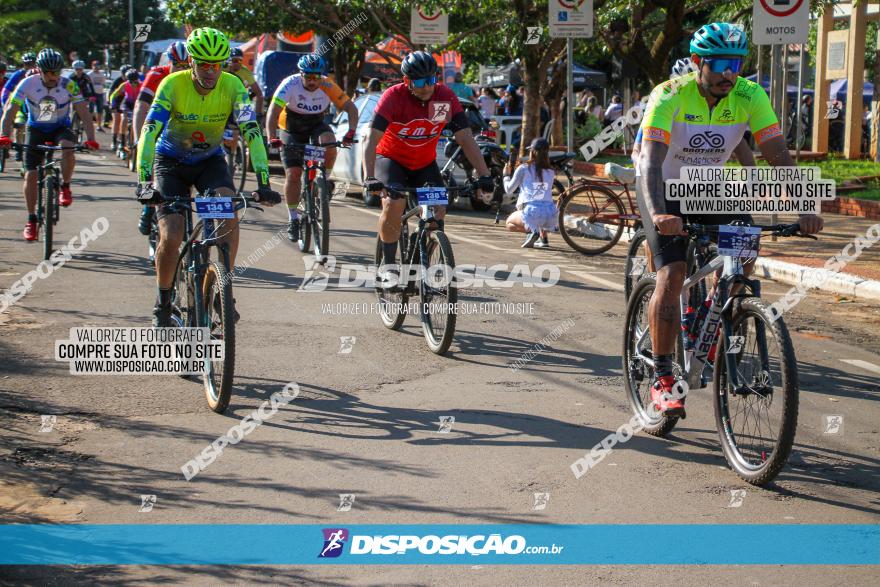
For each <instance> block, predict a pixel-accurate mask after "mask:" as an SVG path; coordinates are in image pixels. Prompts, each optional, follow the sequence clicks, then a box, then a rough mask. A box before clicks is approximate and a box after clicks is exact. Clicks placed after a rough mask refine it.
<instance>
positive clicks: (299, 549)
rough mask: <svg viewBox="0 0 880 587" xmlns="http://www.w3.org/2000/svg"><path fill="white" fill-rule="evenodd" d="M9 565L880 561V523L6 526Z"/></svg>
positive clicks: (0, 559) (0, 552) (2, 533)
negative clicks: (878, 524)
mask: <svg viewBox="0 0 880 587" xmlns="http://www.w3.org/2000/svg"><path fill="white" fill-rule="evenodd" d="M0 564H5V565H60V564H65V565H70V564H76V565H314V564H352V565H361V564H367V565H387V564H407V565H409V564H418V565H424V564H458V565H465V564H481V565H505V564H519V565H548V564H560V565H591V564H602V565H767V564H772V565H779V564H788V565H877V564H880V526H877V525H834V524H804V525H795V524H787V525H767V524H762V525H666V524H651V525H639V524H633V525H579V526H575V525H559V526H556V525H546V524H545V525H527V524H510V525H502V524H493V525H479V524H475V525H458V524H456V525H430V524H421V525H394V524H386V525H345V526H329V525H289V526H286V525H249V524H242V525H238V524H229V525H226V524H222V525H219V524H215V525H191V524H168V525H147V524H131V525H115V524H110V525H89V524H70V525H17V524H16V525H0Z"/></svg>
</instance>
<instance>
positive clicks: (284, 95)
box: [272, 76, 294, 108]
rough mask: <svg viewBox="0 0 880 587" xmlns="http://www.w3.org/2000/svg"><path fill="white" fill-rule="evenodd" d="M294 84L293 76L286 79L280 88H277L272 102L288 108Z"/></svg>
mask: <svg viewBox="0 0 880 587" xmlns="http://www.w3.org/2000/svg"><path fill="white" fill-rule="evenodd" d="M293 86H294V78H293V76H290V77H288V78H287V79H285V80H284V83H283V84H281V85H280V86H278V89H276V90H275V93H274V94H273V95H272V103H273V104H275V105H277V106H280V107H281V108H287V103H288V102H289V101H290V97H291V93H292V89H293Z"/></svg>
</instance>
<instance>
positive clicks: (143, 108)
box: [132, 91, 153, 143]
mask: <svg viewBox="0 0 880 587" xmlns="http://www.w3.org/2000/svg"><path fill="white" fill-rule="evenodd" d="M143 95H144V92H143V91H141V93H140V95H139V96H138V100H137V103H136V104H135V106H134V127H133V128H132V132H133V133H134V142H135V143H137V142H138V140H139V138H140V134H141V127H142V126H144V121H145V120H146V119H147V112H149V110H150V102H152V101H153V97H152V96H150V102H147V101H146V100H144V99H143V98H142V97H141V96H143Z"/></svg>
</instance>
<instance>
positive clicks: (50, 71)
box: [40, 69, 61, 75]
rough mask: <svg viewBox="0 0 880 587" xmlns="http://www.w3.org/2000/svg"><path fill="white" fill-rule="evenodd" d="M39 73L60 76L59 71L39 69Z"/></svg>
mask: <svg viewBox="0 0 880 587" xmlns="http://www.w3.org/2000/svg"><path fill="white" fill-rule="evenodd" d="M40 73H46V74H50V75H61V70H60V69H41V70H40Z"/></svg>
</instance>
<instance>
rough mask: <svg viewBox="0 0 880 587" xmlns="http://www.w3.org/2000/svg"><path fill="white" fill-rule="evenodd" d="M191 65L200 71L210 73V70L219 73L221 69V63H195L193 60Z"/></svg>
mask: <svg viewBox="0 0 880 587" xmlns="http://www.w3.org/2000/svg"><path fill="white" fill-rule="evenodd" d="M193 64H194V65H195V66H196V67H198V68H199V69H200V70H202V71H211V70H212V69H213V70H214V71H220V69H221V68H222V67H223V64H222V63H210V62H208V61H197V60H195V59H193Z"/></svg>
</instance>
